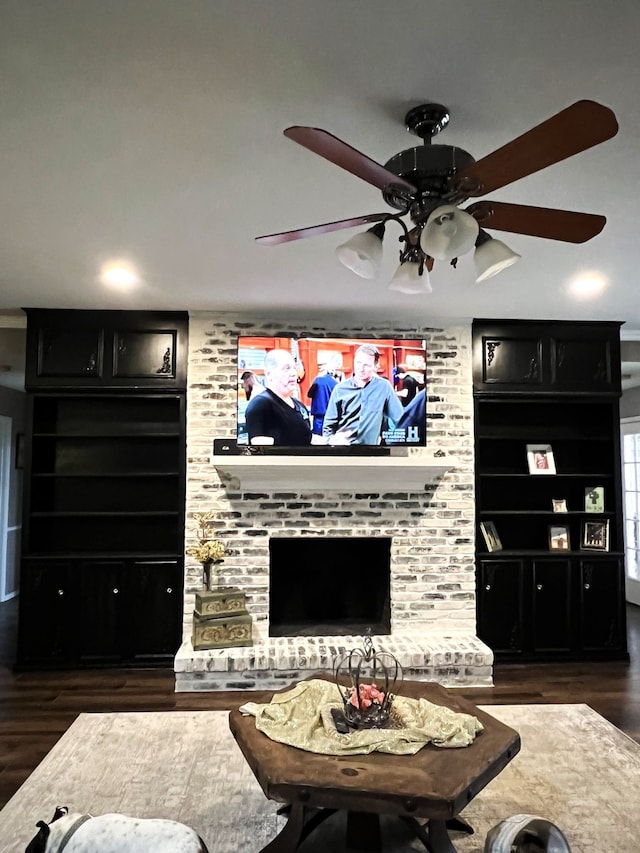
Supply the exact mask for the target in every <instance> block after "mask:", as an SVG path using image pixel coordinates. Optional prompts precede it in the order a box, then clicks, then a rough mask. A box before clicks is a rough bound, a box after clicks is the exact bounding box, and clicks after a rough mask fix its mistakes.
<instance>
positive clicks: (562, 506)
mask: <svg viewBox="0 0 640 853" xmlns="http://www.w3.org/2000/svg"><path fill="white" fill-rule="evenodd" d="M551 506H552V508H553V511H554V512H569V510H568V509H567V501H566V498H551Z"/></svg>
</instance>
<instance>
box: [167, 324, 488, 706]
mask: <svg viewBox="0 0 640 853" xmlns="http://www.w3.org/2000/svg"><path fill="white" fill-rule="evenodd" d="M301 333H302V334H307V335H313V336H316V337H323V336H336V337H337V336H353V337H370V338H375V337H380V338H382V337H407V338H416V337H424V338H425V339H426V340H427V382H428V386H427V387H428V404H427V447H426V448H424V449H414V450H411V451H409V453H410V454H411V460H413V459H414V458H415V461H416V462H423V463H424V462H428V461H430V460H437V463H438V464H439V465H441V466H442V468H441V472H439V474H438V476H434V477H433V478H432V482H428V483H425V484H424V487H422V486H420V487H417V486H415V485H412V484H410V485H409V486H407V485H406V484H404V485H403V477H402V471H401V470H399V471H397V470H390V467H391V466H386V467H385V465H384V464H383V463H384V462H385V461H386V460H385V459H384V458H383V459H380V460H377V462H376V469H375V470H376V471H379V477H378V475H377V474H376V473H375V472H374V473H373V482H374V483H375V485H374V486H373V487H372V486H371V482H372V474H371V471H369V477H368V478H367V483H368V485H367V486H366V488H363V487H362V485H361V484H360V483H359V481H357V480H352V479H351V478H350V477H349V476H346V472H345V476H343V477H342V478H341V481H339V483H338V484H335V485H334V484H332V485H331V486H327V485H326V484H325V485H324V486H322V487H318V484H317V483H316V484H314V482H313V473H311V474H309V471H308V470H307V469H304V468H301V474H300V482H299V484H297V483H295V482H294V483H293V485H292V483H291V475H290V474H289V476H288V477H287V484H286V487H282V488H280V487H279V486H278V485H277V470H276V472H275V474H274V475H273V477H274V483H276V485H275V486H270V487H269V488H265V487H264V484H262V485H261V486H260V488H253V487H252V486H251V484H250V483H248V484H245V482H244V481H243V482H242V483H238V482H237V481H234V480H229V479H227V480H226V484H225V482H223V480H222V479H221V477H220V473H219V470H218V469H217V468H216V465H215V463H216V462H219V461H220V460H219V457H214V456H213V448H212V444H213V438H214V437H216V438H218V437H220V438H225V437H229V436H232V435H234V434H235V406H236V393H237V391H236V375H237V373H236V338H237V336H238V335H239V334H245V335H246V334H251V335H260V334H265V335H299V334H301ZM308 369H313V368H308ZM187 405H188V408H187V504H186V527H187V536H186V539H187V541H186V545H189V544H190V543H191V542H192V541H193V539H194V538H195V524H194V522H193V513H194V512H201V511H205V510H214V511H215V513H216V517H215V520H214V522H213V524H212V530H213V531H215V535H216V536H217V537H219V538H220V539H222V540H223V541H224V543H225V545H226V546H227V547H228V548H229V549H231V551H232V552H233V556H229V557H227V558H226V559H225V561H224V563H222V564H221V566H219V569H220V571H219V575H220V582H221V583H222V584H223V585H229V586H234V587H238V588H240V589H242V590H243V591H244V592H245V593H246V600H247V609H248V611H249V613H250V614H251V617H252V620H253V639H254V645H253V646H249V647H244V648H232V649H219V650H211V651H198V652H194V650H193V647H192V644H191V630H192V614H193V608H194V598H195V596H194V593H195V591H196V590H197V589H198V588H199V587H200V585H201V581H202V571H201V566H200V565H199V563H196V562H195V561H194V560H193V559H192V558H191V557H187V558H186V568H185V594H184V641H183V643H182V646H181V647H180V649H179V651H178V653H177V655H176V658H175V677H176V691H208V690H237V689H247V690H251V689H273V688H277V687H283V686H286V685H287V684H289V683H292V682H294V681H296V680H298V679H300V678H303V677H306V676H307V675H310V674H312V673H314V672H316V671H318V670H319V669H331V663H332V659H333V657H334V656H335V655H336V654H337V653H338V651H340V650H342V649H345V648H352V647H354V646H360V645H361V644H362V637H352V636H337V637H273V638H270V637H269V626H268V618H269V617H268V613H269V606H268V605H269V547H268V542H269V537H272V536H273V537H276V536H304V537H318V536H332V537H340V536H345V537H348V536H352V535H355V536H391V537H392V544H391V633H390V635H385V636H379V637H375V638H374V644H375V646H376V648H378V649H380V650H386V651H390V652H392V653H393V654H395V655H396V657H397V658H398V659H399V660H400V663H401V664H402V666H403V668H404V672H405V677H407V678H411V679H413V680H434V681H438V682H440V683H442V684H445V685H447V686H472V685H483V686H487V685H491V684H492V683H493V681H492V673H493V654H492V652H491V650H490V649H489V648H488V647H487V646H486V645H485V644H484V643H482V642H481V641H480V640H479V639H478V638H477V636H476V633H475V630H476V627H475V626H476V605H475V566H474V520H473V519H474V481H473V397H472V383H471V328H470V326H469V327H466V326H460V327H451V328H445V329H435V328H427V327H414V326H409V325H408V324H406V325H400V324H397V323H395V324H394V323H389V322H380V321H378V322H372V323H360V324H352V325H345V324H344V319H342V320H339V319H336V317H333V318H331V317H325V318H318V317H315V318H314V319H313V320H309V319H308V318H297V319H288V320H282V321H277V320H275V321H274V320H273V319H269V320H267V319H260V318H252V319H248V318H247V317H246V316H244V315H235V314H228V313H224V314H214V313H198V314H192V315H191V317H190V327H189V376H188V404H187ZM411 479H412V480H413V481H415V477H412V478H411ZM323 482H325V483H326V479H323ZM300 583H304V567H303V566H302V567H301V568H300Z"/></svg>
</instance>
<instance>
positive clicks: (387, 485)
mask: <svg viewBox="0 0 640 853" xmlns="http://www.w3.org/2000/svg"><path fill="white" fill-rule="evenodd" d="M213 464H214V466H215V468H216V471H217V472H218V475H219V477H220V479H221V480H222V482H223V484H224V486H225V487H226V488H227V489H228V490H229V491H254V490H256V489H264V490H266V491H275V490H278V489H294V490H295V491H300V490H301V489H327V490H334V491H353V490H359V491H361V490H362V491H380V490H381V489H384V490H388V489H393V490H394V491H398V490H402V491H405V492H406V491H411V492H421V491H424V489H425V488H426V487H427V486H428V485H429V484H431V483H434V482H435V481H436V480H438V479H439V478H440V477H442V476H443V474H445V473H446V472H447V471H449V470H451V469H452V468H455V467H456V461H455V460H454V459H453V458H452V457H448V456H445V457H435V456H433V455H426V454H425V455H417V454H416V455H412V456H383V457H374V456H371V457H366V456H365V457H363V456H357V457H353V458H348V457H344V456H333V457H329V456H322V457H321V456H309V457H302V456H228V457H225V458H224V459H222V458H220V457H218V458H216V459H215V460H214V463H213Z"/></svg>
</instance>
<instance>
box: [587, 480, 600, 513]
mask: <svg viewBox="0 0 640 853" xmlns="http://www.w3.org/2000/svg"><path fill="white" fill-rule="evenodd" d="M584 511H585V512H598V513H602V512H604V486H587V488H586V489H585V490H584Z"/></svg>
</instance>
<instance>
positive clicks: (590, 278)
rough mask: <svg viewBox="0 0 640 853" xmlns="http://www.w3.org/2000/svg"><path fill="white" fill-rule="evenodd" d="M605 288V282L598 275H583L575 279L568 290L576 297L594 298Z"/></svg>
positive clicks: (601, 276)
mask: <svg viewBox="0 0 640 853" xmlns="http://www.w3.org/2000/svg"><path fill="white" fill-rule="evenodd" d="M606 286H607V280H606V278H605V277H604V276H603V275H600V273H584V274H582V275H580V276H578V277H577V278H575V279H574V280H573V281H572V282H571V284H570V288H571V291H572V293H574V294H575V295H576V296H579V297H581V296H584V297H589V296H595V295H596V294H597V293H600V291H601V290H603V289H604V288H605V287H606Z"/></svg>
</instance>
